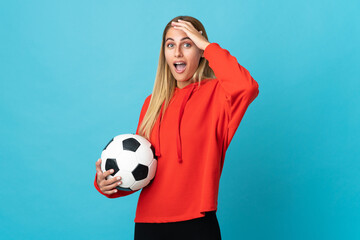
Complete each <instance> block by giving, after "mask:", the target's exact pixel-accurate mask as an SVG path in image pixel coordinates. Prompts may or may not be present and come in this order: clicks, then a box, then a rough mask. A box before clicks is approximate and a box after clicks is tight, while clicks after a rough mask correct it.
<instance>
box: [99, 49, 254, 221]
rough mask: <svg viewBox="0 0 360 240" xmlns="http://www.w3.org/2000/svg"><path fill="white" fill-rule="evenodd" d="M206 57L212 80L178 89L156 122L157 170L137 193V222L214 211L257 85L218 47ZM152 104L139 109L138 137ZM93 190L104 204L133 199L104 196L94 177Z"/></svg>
mask: <svg viewBox="0 0 360 240" xmlns="http://www.w3.org/2000/svg"><path fill="white" fill-rule="evenodd" d="M204 57H205V58H206V59H207V60H208V61H209V66H210V67H211V69H212V70H213V71H214V73H215V76H216V79H205V80H202V81H201V82H200V86H198V84H199V83H191V84H189V85H187V86H186V87H184V88H176V89H175V92H174V95H173V97H172V99H171V102H170V104H169V106H168V108H167V109H166V111H165V115H164V117H163V118H162V119H161V122H160V116H161V113H160V114H159V117H158V119H157V121H156V122H155V125H154V128H153V129H152V132H151V135H150V142H151V144H152V145H153V146H154V148H155V153H156V155H157V156H158V166H157V171H156V174H155V178H154V180H153V181H152V182H151V183H150V184H149V185H148V186H146V187H145V188H143V189H142V191H141V193H140V196H139V201H138V205H137V209H136V217H135V220H134V221H135V222H154V223H162V222H177V221H184V220H189V219H193V218H198V217H203V216H204V215H205V214H204V212H206V211H212V210H216V209H217V199H218V191H219V181H220V176H221V172H222V168H223V164H224V158H225V153H226V150H227V148H228V146H229V144H230V142H231V139H232V137H233V136H234V134H235V131H236V130H237V128H238V126H239V124H240V121H241V119H242V118H243V116H244V114H245V111H246V109H247V108H248V106H249V104H250V103H251V102H252V101H253V100H254V99H255V98H256V97H257V95H258V94H259V90H258V88H259V85H258V83H257V82H256V81H255V80H254V79H253V78H252V77H251V75H250V73H249V72H248V70H246V69H245V68H244V67H242V66H241V65H240V64H238V62H237V60H236V58H235V57H234V56H232V55H230V53H229V52H228V51H227V50H226V49H223V48H221V47H220V46H219V44H217V43H210V44H209V45H208V46H207V47H206V48H205V50H204ZM150 98H151V94H150V95H149V96H148V97H147V98H146V99H145V102H144V105H143V107H142V109H141V113H140V118H139V123H138V127H137V130H136V134H138V132H139V126H140V123H141V121H142V119H143V117H144V115H145V113H146V111H147V108H148V105H149V102H150ZM163 106H164V105H163ZM162 110H163V108H161V111H162ZM94 185H95V187H96V189H97V190H98V191H99V192H100V193H101V194H103V195H105V196H106V197H108V198H117V197H122V196H126V195H129V194H132V193H134V192H127V191H118V192H117V193H114V194H111V195H108V194H104V193H102V192H101V191H100V189H99V187H98V185H97V183H96V176H95V182H94Z"/></svg>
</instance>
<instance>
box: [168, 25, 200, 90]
mask: <svg viewBox="0 0 360 240" xmlns="http://www.w3.org/2000/svg"><path fill="white" fill-rule="evenodd" d="M164 53H165V59H166V63H167V64H168V66H169V68H170V70H171V73H172V75H173V76H174V78H175V79H176V82H177V87H179V88H183V87H185V86H187V85H188V84H190V83H191V81H192V79H191V77H192V76H193V74H194V73H195V71H196V70H197V68H198V66H199V61H200V58H201V56H202V53H203V51H202V50H200V49H199V48H198V47H197V46H196V45H195V44H194V42H193V41H192V40H191V39H190V38H189V37H188V36H187V35H186V33H185V32H184V31H182V30H179V29H175V28H173V27H170V28H169V30H168V32H167V33H166V36H165V46H164Z"/></svg>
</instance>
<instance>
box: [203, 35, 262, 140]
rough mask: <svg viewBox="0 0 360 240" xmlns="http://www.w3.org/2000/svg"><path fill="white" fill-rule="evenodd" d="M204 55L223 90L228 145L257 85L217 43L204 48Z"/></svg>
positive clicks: (256, 90)
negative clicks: (226, 115)
mask: <svg viewBox="0 0 360 240" xmlns="http://www.w3.org/2000/svg"><path fill="white" fill-rule="evenodd" d="M204 57H205V58H206V59H207V60H208V61H209V66H210V67H211V69H212V70H213V71H214V73H215V76H216V78H217V79H218V81H219V83H220V85H221V87H222V88H223V90H224V92H225V96H226V105H227V106H226V107H225V109H227V110H226V111H227V114H228V119H229V123H228V128H227V132H226V133H225V137H224V138H225V139H224V140H225V141H226V142H225V143H226V146H228V145H229V144H230V142H231V139H232V138H233V136H234V134H235V132H236V130H237V128H238V126H239V125H240V122H241V119H242V118H243V116H244V114H245V111H246V109H247V107H248V106H249V105H250V103H251V102H252V101H253V100H254V99H255V98H256V97H257V96H258V94H259V85H258V83H257V82H256V81H255V80H254V79H253V78H252V76H251V75H250V73H249V71H248V70H246V69H245V68H244V67H243V66H241V65H240V64H239V63H238V62H237V60H236V58H235V57H234V56H232V55H230V53H229V51H227V50H226V49H223V48H221V47H220V46H219V44H218V43H214V42H213V43H210V44H209V45H208V46H207V47H206V48H205V50H204Z"/></svg>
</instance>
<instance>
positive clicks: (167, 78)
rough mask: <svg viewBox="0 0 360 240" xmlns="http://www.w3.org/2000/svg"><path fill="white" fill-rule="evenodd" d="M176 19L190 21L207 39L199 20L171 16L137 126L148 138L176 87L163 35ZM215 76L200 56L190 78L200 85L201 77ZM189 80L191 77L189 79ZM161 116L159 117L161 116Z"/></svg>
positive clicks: (165, 30) (141, 133)
mask: <svg viewBox="0 0 360 240" xmlns="http://www.w3.org/2000/svg"><path fill="white" fill-rule="evenodd" d="M178 19H181V20H184V21H188V22H190V23H191V24H192V25H193V26H194V27H195V28H196V30H198V31H202V35H203V36H204V37H205V38H206V39H207V40H208V37H207V34H206V31H205V28H204V26H203V25H202V24H201V22H200V21H199V20H197V19H196V18H193V17H190V16H178V17H175V18H173V19H172V20H171V21H170V22H169V23H168V24H167V25H166V26H165V29H164V32H163V35H162V41H161V48H160V57H159V63H158V68H157V72H156V77H155V83H154V88H153V91H152V95H151V99H150V103H149V106H148V109H147V112H146V114H145V116H144V118H143V120H142V122H141V124H140V126H139V133H138V134H139V135H141V136H143V137H145V138H147V139H148V140H149V139H150V134H151V130H152V128H153V127H154V124H155V122H156V119H157V118H158V115H159V113H160V109H161V105H162V104H163V102H164V101H165V104H164V109H163V112H162V116H163V115H164V113H165V110H166V108H167V106H168V105H169V102H170V100H171V98H172V95H173V93H174V90H175V87H176V79H175V78H174V77H173V76H172V73H171V71H170V68H169V66H168V64H167V63H166V59H165V53H164V48H165V45H164V43H165V36H166V33H167V31H168V30H169V29H170V28H171V27H172V26H171V22H172V21H177V20H178ZM208 78H215V74H214V72H213V70H212V69H211V68H210V67H209V62H208V61H207V60H206V59H205V58H203V57H202V58H200V62H199V66H198V68H197V70H196V71H195V73H194V75H193V76H192V79H193V80H194V81H195V82H198V83H199V85H200V81H201V80H203V79H208ZM190 80H191V79H190ZM162 116H161V117H162Z"/></svg>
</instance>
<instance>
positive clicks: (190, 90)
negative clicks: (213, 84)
mask: <svg viewBox="0 0 360 240" xmlns="http://www.w3.org/2000/svg"><path fill="white" fill-rule="evenodd" d="M204 82H206V80H202V81H201V82H200V85H202V84H203V83H204ZM198 84H199V82H194V83H190V84H188V85H187V86H186V87H184V88H178V87H176V88H175V91H174V95H173V97H174V96H175V95H177V94H179V93H185V94H184V95H183V94H182V96H183V100H182V104H181V107H180V110H179V117H178V121H177V122H176V126H175V127H176V129H177V136H176V144H177V156H178V162H179V163H182V144H181V137H180V126H181V119H182V117H183V114H184V109H185V106H186V104H187V102H188V100H189V99H190V97H191V95H192V93H193V92H195V91H196V90H197V89H198V88H199V86H198ZM164 105H165V101H164V102H163V104H162V106H161V110H160V114H159V124H158V129H157V139H156V141H157V143H156V146H157V148H156V149H155V155H156V156H157V157H160V156H161V152H160V126H161V116H162V112H163V108H164Z"/></svg>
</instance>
